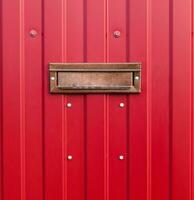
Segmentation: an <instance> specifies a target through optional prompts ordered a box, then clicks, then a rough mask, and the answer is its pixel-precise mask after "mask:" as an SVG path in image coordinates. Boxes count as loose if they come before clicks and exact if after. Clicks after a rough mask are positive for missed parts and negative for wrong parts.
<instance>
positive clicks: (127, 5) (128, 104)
mask: <svg viewBox="0 0 194 200" xmlns="http://www.w3.org/2000/svg"><path fill="white" fill-rule="evenodd" d="M129 29H130V1H129V0H126V61H127V62H129V60H130V44H129V43H130V41H129V40H130V39H129V38H130V31H129ZM126 100H127V102H126V122H127V124H126V126H127V127H126V130H127V131H126V141H127V142H126V159H127V160H126V162H127V164H126V176H127V179H126V181H127V182H126V192H127V193H126V199H127V200H129V198H130V171H129V170H130V157H129V155H130V149H129V148H130V131H129V130H130V112H129V107H130V96H129V95H126Z"/></svg>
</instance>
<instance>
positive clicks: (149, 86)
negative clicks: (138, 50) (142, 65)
mask: <svg viewBox="0 0 194 200" xmlns="http://www.w3.org/2000/svg"><path fill="white" fill-rule="evenodd" d="M151 3H152V0H147V200H151V199H152V194H151V193H152V188H151V186H152V180H151V170H152V169H151V168H152V166H151V164H152V163H151V158H152V157H151V135H152V127H151V120H152V119H151V117H152V116H151V115H152V114H151V112H152V109H151V106H152V71H151V66H152V63H151V59H152V57H151V56H152V41H151V39H152V34H151V31H152V29H151V22H152V14H151V11H152V10H151Z"/></svg>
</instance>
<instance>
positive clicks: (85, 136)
mask: <svg viewBox="0 0 194 200" xmlns="http://www.w3.org/2000/svg"><path fill="white" fill-rule="evenodd" d="M87 111H88V110H87V96H86V95H85V96H84V109H83V114H84V117H83V118H84V165H85V166H84V169H85V170H84V183H85V184H84V190H85V191H84V195H85V198H84V199H85V200H87V199H88V196H87V188H88V187H87V186H88V184H87V138H88V137H87Z"/></svg>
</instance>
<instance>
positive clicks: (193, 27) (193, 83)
mask: <svg viewBox="0 0 194 200" xmlns="http://www.w3.org/2000/svg"><path fill="white" fill-rule="evenodd" d="M191 4H192V5H191V10H192V11H191V19H192V20H191V34H192V36H191V37H192V41H191V44H192V45H191V56H192V63H191V65H192V67H191V69H192V72H191V76H192V77H191V78H192V80H191V86H192V87H191V91H192V95H191V97H192V99H191V102H192V108H191V118H192V119H191V122H192V123H191V126H192V127H191V129H192V132H191V148H192V149H191V150H192V151H191V200H193V199H194V196H193V194H194V184H193V178H194V163H193V162H194V148H193V144H194V135H193V134H194V125H193V124H194V70H193V67H194V61H193V56H194V50H193V48H194V39H193V31H194V10H193V8H194V2H193V1H192V3H191Z"/></svg>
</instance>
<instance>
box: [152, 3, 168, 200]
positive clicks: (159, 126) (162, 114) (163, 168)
mask: <svg viewBox="0 0 194 200" xmlns="http://www.w3.org/2000/svg"><path fill="white" fill-rule="evenodd" d="M169 10H170V9H169V1H168V0H164V1H161V2H156V1H152V2H151V4H150V9H149V14H150V16H155V17H152V18H151V19H150V21H149V22H148V23H149V26H150V31H151V32H150V35H148V37H150V38H149V42H150V49H149V51H148V53H149V54H148V56H149V62H150V70H149V71H148V73H150V74H149V79H148V84H149V87H150V91H149V95H150V97H149V101H150V104H151V105H150V107H149V109H150V110H148V112H150V116H149V117H150V129H151V132H150V134H151V135H150V139H151V143H150V145H151V147H150V148H151V152H150V156H151V166H150V167H151V183H152V188H151V196H152V198H153V199H158V200H163V199H166V200H167V199H169V198H170V193H169V189H170V181H169V180H170V158H171V152H170V149H169V147H170V139H171V134H170V131H171V130H170V128H171V127H170V124H169V120H170V119H169V118H170V113H169V105H171V103H170V101H171V99H170V96H169V95H171V94H170V90H169V76H170V75H169V71H170V70H171V60H170V59H171V58H170V56H171V46H170V45H171V41H170V35H169V28H170V25H171V24H170V23H171V18H170V15H169ZM159 47H160V48H159ZM160 99H161V100H160Z"/></svg>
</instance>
